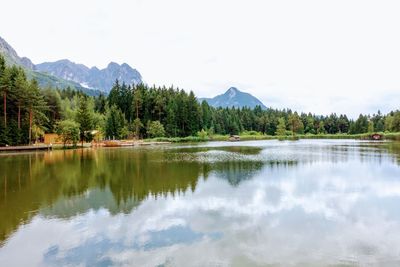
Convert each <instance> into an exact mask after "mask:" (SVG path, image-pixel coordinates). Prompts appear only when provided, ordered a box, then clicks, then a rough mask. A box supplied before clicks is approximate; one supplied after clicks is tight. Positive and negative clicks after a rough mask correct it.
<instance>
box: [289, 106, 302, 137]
mask: <svg viewBox="0 0 400 267" xmlns="http://www.w3.org/2000/svg"><path fill="white" fill-rule="evenodd" d="M288 124H289V128H290V130H291V131H292V135H296V133H299V132H301V131H302V130H303V129H304V126H303V123H302V122H301V120H300V117H299V115H298V114H297V112H295V113H293V114H290V115H289V118H288Z"/></svg>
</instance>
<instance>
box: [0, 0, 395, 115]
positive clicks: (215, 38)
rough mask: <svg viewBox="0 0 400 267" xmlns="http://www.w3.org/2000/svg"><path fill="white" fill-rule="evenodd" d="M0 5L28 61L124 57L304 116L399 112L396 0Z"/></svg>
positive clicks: (166, 78) (8, 32)
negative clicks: (231, 89)
mask: <svg viewBox="0 0 400 267" xmlns="http://www.w3.org/2000/svg"><path fill="white" fill-rule="evenodd" d="M3 2H5V3H2V8H3V9H4V10H7V12H3V14H2V16H1V17H0V35H1V36H2V37H4V38H5V39H6V40H8V41H9V42H10V43H11V44H12V45H13V46H14V47H15V48H16V49H17V51H18V52H19V53H20V54H21V55H26V56H29V57H31V58H32V59H33V61H34V62H35V63H38V62H41V61H46V60H56V59H60V58H69V59H71V60H73V61H76V62H81V63H84V64H86V65H89V66H92V65H97V66H99V67H102V66H105V65H106V64H107V63H108V62H109V61H111V60H113V61H118V62H127V63H129V64H130V65H132V66H133V67H136V68H137V69H138V70H139V71H140V72H141V73H142V74H143V77H144V79H145V80H146V82H148V83H150V84H153V83H154V84H159V85H163V84H165V85H170V84H174V85H176V86H179V87H183V88H185V89H188V90H190V89H191V90H193V91H195V92H196V94H197V95H199V96H212V95H215V94H217V93H218V92H222V91H224V90H226V89H227V88H228V87H229V86H237V87H239V88H240V89H242V90H244V91H248V92H250V93H252V94H254V95H256V96H258V97H259V98H261V99H262V100H263V102H264V103H265V104H266V105H267V106H273V107H290V108H294V109H297V110H303V111H313V112H316V113H329V112H333V111H335V112H345V113H349V114H350V115H352V116H356V115H357V114H358V113H360V112H364V113H366V112H367V113H369V112H374V111H376V109H381V110H383V111H388V110H390V109H394V108H398V107H399V106H398V104H397V103H396V102H394V101H387V99H388V98H389V97H393V96H394V97H397V98H398V97H399V96H400V90H399V89H400V79H399V73H400V63H399V62H400V49H398V48H399V47H400V36H399V35H398V34H397V33H398V32H399V27H400V17H399V16H398V14H399V13H400V3H399V2H398V1H387V0H384V1H364V0H352V1H320V0H307V1H295V0H291V1H261V0H254V1H232V0H230V1H228V0H221V1H211V0H205V1H184V0H170V1H164V0H148V1H140V0H136V1H128V0H119V1H107V0H101V1H98V0H88V1H78V0H72V1H51V0H39V1H27V0H13V1H3ZM339 98H340V101H336V100H337V99H339Z"/></svg>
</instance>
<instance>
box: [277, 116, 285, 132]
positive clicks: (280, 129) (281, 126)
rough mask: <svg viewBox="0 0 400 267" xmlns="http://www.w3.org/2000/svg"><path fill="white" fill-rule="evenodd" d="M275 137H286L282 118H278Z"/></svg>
mask: <svg viewBox="0 0 400 267" xmlns="http://www.w3.org/2000/svg"><path fill="white" fill-rule="evenodd" d="M275 135H277V136H285V135H286V123H285V119H284V118H279V120H278V126H277V128H276V133H275Z"/></svg>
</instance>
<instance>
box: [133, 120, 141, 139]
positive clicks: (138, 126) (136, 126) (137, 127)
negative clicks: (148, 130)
mask: <svg viewBox="0 0 400 267" xmlns="http://www.w3.org/2000/svg"><path fill="white" fill-rule="evenodd" d="M133 127H134V129H135V138H136V139H140V131H141V130H142V128H143V123H142V122H141V121H140V119H139V118H136V119H135V120H134V121H133Z"/></svg>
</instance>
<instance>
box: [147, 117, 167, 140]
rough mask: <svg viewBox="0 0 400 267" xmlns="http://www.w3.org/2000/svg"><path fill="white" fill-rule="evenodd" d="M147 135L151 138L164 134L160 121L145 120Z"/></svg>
mask: <svg viewBox="0 0 400 267" xmlns="http://www.w3.org/2000/svg"><path fill="white" fill-rule="evenodd" d="M146 128H147V135H148V136H149V137H151V138H154V137H163V136H165V130H164V126H163V125H162V124H161V122H160V121H148V122H147V127H146Z"/></svg>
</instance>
